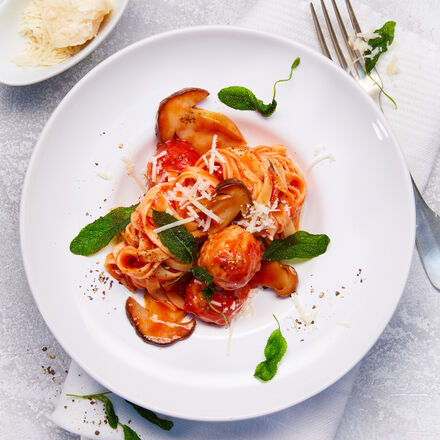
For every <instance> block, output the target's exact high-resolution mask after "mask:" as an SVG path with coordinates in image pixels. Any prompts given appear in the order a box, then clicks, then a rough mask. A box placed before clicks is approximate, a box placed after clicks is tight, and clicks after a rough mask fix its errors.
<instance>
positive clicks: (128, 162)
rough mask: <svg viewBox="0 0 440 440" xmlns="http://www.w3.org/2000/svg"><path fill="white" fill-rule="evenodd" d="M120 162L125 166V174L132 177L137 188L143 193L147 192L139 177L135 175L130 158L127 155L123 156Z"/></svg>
mask: <svg viewBox="0 0 440 440" xmlns="http://www.w3.org/2000/svg"><path fill="white" fill-rule="evenodd" d="M122 161H123V162H124V164H125V168H126V170H127V174H128V175H129V176H132V177H133V179H134V180H135V182H136V183H137V184H138V185H139V188H140V189H141V191H143V192H145V191H147V188H146V186H145V184H144V183H143V182H142V180H141V179H140V177H139V176H138V175H137V174H136V171H135V164H134V162H133V161H132V160H131V158H130V156H129V155H128V154H124V156H122Z"/></svg>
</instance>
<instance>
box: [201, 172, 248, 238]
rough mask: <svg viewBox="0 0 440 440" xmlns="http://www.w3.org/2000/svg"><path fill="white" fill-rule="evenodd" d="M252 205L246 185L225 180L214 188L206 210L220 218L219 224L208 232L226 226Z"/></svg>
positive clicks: (214, 225) (238, 181)
mask: <svg viewBox="0 0 440 440" xmlns="http://www.w3.org/2000/svg"><path fill="white" fill-rule="evenodd" d="M250 203H252V195H251V193H250V191H249V190H248V189H247V187H246V185H245V184H244V183H243V182H241V181H240V180H238V179H226V180H223V182H221V183H219V184H218V185H217V187H216V188H215V194H214V197H213V198H212V199H211V200H210V201H209V202H208V204H207V208H208V209H209V210H210V211H212V212H213V213H214V214H216V215H217V216H218V217H220V218H221V222H220V223H213V226H212V227H211V228H210V230H209V232H210V233H214V232H217V231H220V229H223V228H224V227H225V226H228V225H229V224H230V223H231V222H232V220H234V218H235V217H237V215H238V213H239V212H240V211H242V212H243V211H244V210H245V208H246V206H248V205H249V204H250Z"/></svg>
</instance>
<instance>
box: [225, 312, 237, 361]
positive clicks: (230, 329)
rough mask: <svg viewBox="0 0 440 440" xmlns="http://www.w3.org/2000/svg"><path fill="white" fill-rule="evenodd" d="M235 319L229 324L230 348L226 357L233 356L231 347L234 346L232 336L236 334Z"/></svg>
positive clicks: (228, 347)
mask: <svg viewBox="0 0 440 440" xmlns="http://www.w3.org/2000/svg"><path fill="white" fill-rule="evenodd" d="M235 318H236V317H234V318H232V319H231V321H230V322H229V328H228V330H229V331H228V346H227V349H226V356H230V355H231V346H232V334H233V333H234V324H235Z"/></svg>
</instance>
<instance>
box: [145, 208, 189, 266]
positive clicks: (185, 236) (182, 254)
mask: <svg viewBox="0 0 440 440" xmlns="http://www.w3.org/2000/svg"><path fill="white" fill-rule="evenodd" d="M153 221H154V224H155V225H156V228H160V227H161V226H165V225H169V224H170V223H174V222H177V221H178V220H177V218H175V217H173V216H172V215H170V214H168V213H167V212H163V211H156V210H155V209H153ZM158 235H159V238H160V241H161V242H162V243H163V244H164V245H165V246H166V247H167V248H168V250H169V251H170V252H171V253H172V254H173V255H174V256H175V257H176V258H177V259H178V260H179V261H181V262H182V263H193V262H194V261H195V259H196V254H197V241H196V239H195V238H194V237H193V235H192V234H191V233H190V232H188V229H186V227H185V225H180V226H175V227H174V228H170V229H166V230H165V231H162V232H159V234H158Z"/></svg>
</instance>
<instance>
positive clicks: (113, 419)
mask: <svg viewBox="0 0 440 440" xmlns="http://www.w3.org/2000/svg"><path fill="white" fill-rule="evenodd" d="M104 409H105V413H106V414H107V421H108V424H109V425H110V427H111V428H113V429H116V428H117V427H118V422H119V419H118V416H117V415H116V413H115V408H114V407H113V403H112V401H111V400H110V399H109V398H108V397H107V396H104Z"/></svg>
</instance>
